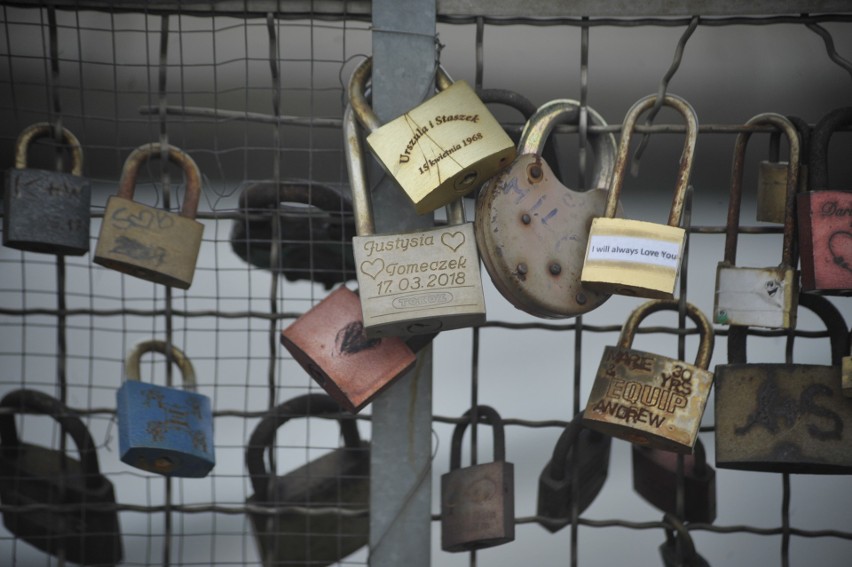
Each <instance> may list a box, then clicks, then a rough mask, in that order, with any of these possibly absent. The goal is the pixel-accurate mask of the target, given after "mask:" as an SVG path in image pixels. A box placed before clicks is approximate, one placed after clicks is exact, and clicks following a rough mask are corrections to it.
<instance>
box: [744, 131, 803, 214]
mask: <svg viewBox="0 0 852 567" xmlns="http://www.w3.org/2000/svg"><path fill="white" fill-rule="evenodd" d="M787 120H789V121H790V123H791V124H792V125H793V126H794V127H795V128H796V131H797V132H798V134H799V137H798V143H799V160H798V162H796V161H794V160H792V159H790V160H788V161H780V160H779V159H778V154H779V153H780V148H779V146H780V141H781V132H773V133H772V135H771V136H770V143H769V146H770V150H769V153H770V159H768V160H763V161H761V162H760V165H759V166H758V170H757V205H756V210H757V215H756V218H757V220H759V221H762V222H771V223H775V224H784V222H785V221H784V219H785V217H787V216H789V215H787V214H786V213H787V196H788V194H789V192H788V191H787V182H788V178H787V172H788V171H789V170H790V164H791V163H792V164H793V167H795V168H796V169H797V170H798V174H797V175H796V192H799V191H807V185H808V181H807V180H808V147H809V140H810V126H808V123H807V122H805V121H804V120H802V119H801V118H799V117H798V116H788V117H787Z"/></svg>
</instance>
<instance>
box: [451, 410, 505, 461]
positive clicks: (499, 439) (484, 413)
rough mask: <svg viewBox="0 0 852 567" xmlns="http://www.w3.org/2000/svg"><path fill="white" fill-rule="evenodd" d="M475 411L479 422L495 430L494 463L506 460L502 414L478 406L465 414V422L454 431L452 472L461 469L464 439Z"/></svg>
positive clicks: (463, 417) (463, 416)
mask: <svg viewBox="0 0 852 567" xmlns="http://www.w3.org/2000/svg"><path fill="white" fill-rule="evenodd" d="M474 410H476V418H477V421H479V422H481V423H488V424H490V425H491V427H492V428H493V430H494V461H495V462H498V461H505V460H506V432H505V430H504V429H503V419H502V418H501V417H500V414H499V413H497V410H495V409H494V408H492V407H491V406H486V405H478V406H475V407H473V408H470V409H469V410H467V411H466V412H464V415H462V419H465V421H462V422H461V423H459V424H457V425H456V428H455V429H454V430H453V439H452V444H451V446H450V470H451V471H454V470H457V469H459V468H461V453H462V447H461V445H462V438H463V437H464V431H465V429H467V426H468V424H469V423H470V416H471V414H472V413H473V411H474Z"/></svg>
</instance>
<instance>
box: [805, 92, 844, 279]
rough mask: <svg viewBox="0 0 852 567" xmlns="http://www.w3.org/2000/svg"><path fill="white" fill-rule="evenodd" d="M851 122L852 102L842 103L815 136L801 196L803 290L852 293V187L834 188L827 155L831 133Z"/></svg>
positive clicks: (819, 123) (823, 122) (831, 113)
mask: <svg viewBox="0 0 852 567" xmlns="http://www.w3.org/2000/svg"><path fill="white" fill-rule="evenodd" d="M850 124H852V106H848V107H846V108H839V109H837V110H834V111H832V112H829V113H828V114H826V115H825V116H824V117H823V118H822V119H821V120H820V121H819V122H818V123H817V125H816V126H815V127H814V132H813V136H811V147H810V158H809V165H810V168H809V179H808V191H806V192H804V193H800V194H798V195H797V204H798V215H799V253H800V255H801V266H802V267H801V270H802V291H813V292H816V293H821V294H825V295H850V294H852V190H850V189H843V190H841V189H829V187H830V186H831V184H830V183H829V182H828V159H827V157H828V141H829V139H830V138H831V135H832V133H833V132H835V131H836V130H838V129H839V128H841V127H843V126H849V125H850ZM848 186H849V184H848V183H847V187H848Z"/></svg>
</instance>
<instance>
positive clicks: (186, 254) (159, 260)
mask: <svg viewBox="0 0 852 567" xmlns="http://www.w3.org/2000/svg"><path fill="white" fill-rule="evenodd" d="M160 155H161V146H160V144H145V145H143V146H140V147H138V148H136V149H135V150H133V152H131V154H130V155H129V156H128V157H127V160H126V161H125V162H124V168H123V169H122V172H121V181H120V183H119V187H118V193H117V194H116V195H112V196H111V197H110V198H109V199H108V200H107V206H106V211H105V212H104V219H103V222H102V224H101V231H100V235H99V236H98V246H97V248H96V249H95V258H94V261H95V263H96V264H100V265H101V266H106V267H107V268H111V269H113V270H117V271H119V272H122V273H125V274H129V275H131V276H135V277H137V278H141V279H143V280H148V281H151V282H154V283H159V284H163V285H167V286H173V287H177V288H180V289H189V286H191V285H192V277H193V275H194V274H195V263H196V261H197V259H198V251H199V249H200V248H201V235H202V234H203V232H204V225H203V224H201V223H200V222H198V221H196V220H195V214H196V211H197V210H198V200H199V199H200V197H201V172H200V171H199V170H198V166H197V165H196V164H195V161H194V160H193V159H192V158H191V157H190V156H189V155H188V154H186V153H184V152H183V151H181V150H180V149H178V148H176V147H175V146H169V150H168V158H169V160H170V161H172V162H173V163H175V164H177V165H179V166H181V167H182V168H183V171H184V175H185V177H186V196H185V197H184V200H183V206H182V207H181V211H180V214H176V213H172V212H169V211H166V210H163V209H157V208H155V207H149V206H148V205H142V204H140V203H137V202H136V201H134V200H133V193H134V191H135V189H136V176H137V174H138V173H139V167H140V166H141V165H142V163H144V162H145V161H146V160H148V159H152V158H158V157H160Z"/></svg>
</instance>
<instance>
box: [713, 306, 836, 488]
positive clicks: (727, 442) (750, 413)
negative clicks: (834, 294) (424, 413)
mask: <svg viewBox="0 0 852 567" xmlns="http://www.w3.org/2000/svg"><path fill="white" fill-rule="evenodd" d="M799 307H805V308H807V309H809V310H811V311H813V312H814V313H816V314H817V316H819V318H820V319H821V320H822V321H823V323H825V326H826V328H827V330H828V335H829V338H830V340H831V366H824V365H819V364H782V363H747V361H746V337H747V335H748V327H731V329H730V331H729V333H728V364H724V365H718V366H716V386H715V408H716V466H717V467H719V468H726V469H740V470H750V471H763V472H781V473H803V474H849V473H852V444H850V443H849V439H848V431H849V429H848V428H849V427H852V401H851V400H849V398H846V397H845V396H844V395H843V394H842V392H841V390H842V387H841V382H842V379H841V373H842V370H841V364H842V363H841V361H842V359H843V357H844V356H845V355H846V354H848V352H849V351H848V343H847V340H848V339H847V333H848V327H847V326H846V321H845V320H844V318H843V315H842V314H841V313H840V311H838V309H837V308H836V307H835V306H834V305H833V304H832V303H831V302H830V301H829V300H828V299H827V298H825V297H822V296H819V295H815V294H810V293H802V294H801V295H800V296H799Z"/></svg>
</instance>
